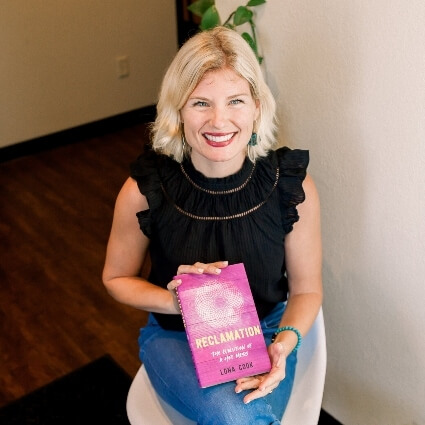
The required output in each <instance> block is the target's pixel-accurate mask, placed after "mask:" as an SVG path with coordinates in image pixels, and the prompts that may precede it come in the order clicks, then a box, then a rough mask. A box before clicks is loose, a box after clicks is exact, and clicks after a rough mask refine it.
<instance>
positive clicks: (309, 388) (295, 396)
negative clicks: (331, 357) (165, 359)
mask: <svg viewBox="0 0 425 425" xmlns="http://www.w3.org/2000/svg"><path fill="white" fill-rule="evenodd" d="M326 359H327V354H326V334H325V324H324V320H323V312H322V309H320V312H319V314H318V316H317V318H316V321H315V322H314V324H313V326H312V328H311V329H310V332H309V333H308V334H307V335H306V336H305V338H304V339H303V342H302V344H301V346H300V348H299V350H298V363H297V369H296V372H295V379H294V387H293V389H292V393H291V397H290V399H289V402H288V406H287V407H286V410H285V414H284V416H283V418H282V422H281V423H282V425H301V424H302V425H317V423H318V422H319V416H320V409H321V406H322V397H323V389H324V385H325V375H326ZM127 415H128V419H129V421H130V424H131V425H196V422H193V421H191V420H190V419H187V418H186V417H184V416H182V415H181V414H180V413H179V412H178V411H177V410H175V409H174V408H173V407H171V406H170V405H169V404H167V403H166V402H165V401H163V400H162V399H161V398H160V397H159V396H158V395H157V394H156V392H155V390H154V389H153V387H152V385H151V382H150V380H149V377H148V375H147V373H146V370H145V367H144V366H143V365H142V366H140V369H139V371H138V372H137V374H136V376H135V377H134V379H133V382H132V384H131V386H130V390H129V392H128V395H127Z"/></svg>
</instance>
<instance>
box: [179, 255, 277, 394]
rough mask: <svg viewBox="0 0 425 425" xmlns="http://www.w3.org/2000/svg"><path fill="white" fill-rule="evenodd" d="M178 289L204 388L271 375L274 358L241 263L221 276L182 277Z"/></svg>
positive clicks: (186, 327) (201, 384) (193, 355)
mask: <svg viewBox="0 0 425 425" xmlns="http://www.w3.org/2000/svg"><path fill="white" fill-rule="evenodd" d="M176 278H177V279H181V281H182V283H181V285H180V286H179V287H178V288H177V298H178V300H179V303H180V309H181V312H182V317H183V322H184V325H185V329H186V335H187V339H188V341H189V346H190V349H191V351H192V357H193V362H194V364H195V369H196V374H197V377H198V381H199V384H200V386H201V387H202V388H206V387H210V386H212V385H216V384H220V383H223V382H228V381H234V380H236V379H238V378H242V377H246V376H252V375H257V374H260V373H264V372H268V371H270V367H271V365H270V358H269V355H268V352H267V347H266V343H265V340H264V336H263V333H262V330H261V326H260V321H259V319H258V314H257V310H256V308H255V304H254V300H253V298H252V293H251V289H250V287H249V282H248V278H247V276H246V272H245V267H244V265H243V264H242V263H239V264H234V265H230V266H227V267H226V268H224V269H222V270H221V273H220V274H219V275H217V276H213V275H210V274H201V275H198V274H180V275H178V276H176Z"/></svg>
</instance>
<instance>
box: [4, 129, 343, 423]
mask: <svg viewBox="0 0 425 425" xmlns="http://www.w3.org/2000/svg"><path fill="white" fill-rule="evenodd" d="M101 134H102V136H98V137H91V138H87V139H82V140H81V141H78V142H76V143H71V144H66V145H65V146H59V147H57V148H54V149H49V150H46V151H44V152H39V153H34V152H33V151H34V149H32V151H31V155H28V156H22V157H19V158H16V159H11V160H8V161H4V162H1V163H0V199H1V201H0V202H1V204H0V407H1V406H4V405H6V404H8V403H9V402H11V401H13V400H15V399H18V398H20V397H22V396H23V395H25V394H28V393H29V392H31V391H33V390H35V389H37V388H40V387H42V386H44V385H46V384H48V383H50V382H52V381H53V380H55V379H57V378H60V377H62V376H64V375H66V374H67V373H69V372H71V371H73V370H75V369H77V368H78V367H80V366H83V365H85V364H87V363H89V362H90V361H93V360H95V359H97V358H99V357H100V356H102V355H103V354H105V353H109V354H110V355H111V356H112V357H113V358H114V359H115V361H116V362H117V363H118V364H120V365H121V367H122V368H123V369H124V370H125V371H126V372H127V373H128V374H129V375H130V376H134V375H135V374H136V372H137V369H138V368H139V366H140V362H139V359H138V346H137V337H138V333H139V328H140V327H141V326H143V325H144V323H145V321H146V318H147V315H146V313H145V312H142V311H138V310H135V309H133V308H131V307H127V306H124V305H122V304H119V303H118V302H116V301H115V300H114V299H113V298H111V297H110V296H109V295H108V294H107V292H106V290H105V288H104V286H103V284H102V281H101V273H102V268H103V261H104V255H105V248H106V243H107V239H108V236H109V230H110V225H111V222H112V213H113V208H114V203H115V198H116V196H117V194H118V191H119V189H120V187H121V185H122V184H123V182H124V181H125V179H126V178H127V177H128V170H129V164H130V162H131V161H133V160H134V159H135V158H136V157H137V155H138V154H139V153H140V152H142V151H143V147H144V144H145V143H146V141H147V140H148V132H147V126H146V124H137V125H131V126H127V127H125V128H123V129H121V130H116V131H112V132H105V133H102V132H101ZM55 138H56V136H55ZM67 143H68V142H67ZM147 267H148V266H146V267H145V269H144V273H146V272H147ZM319 424H320V425H339V422H338V421H336V420H335V419H334V418H332V417H331V416H330V415H328V414H327V413H326V412H325V411H322V412H321V415H320V421H319Z"/></svg>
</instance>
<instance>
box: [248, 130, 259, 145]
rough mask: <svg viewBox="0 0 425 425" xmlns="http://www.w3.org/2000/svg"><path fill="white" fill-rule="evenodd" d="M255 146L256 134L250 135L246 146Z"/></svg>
mask: <svg viewBox="0 0 425 425" xmlns="http://www.w3.org/2000/svg"><path fill="white" fill-rule="evenodd" d="M256 145H257V133H252V135H251V138H250V139H249V142H248V146H256Z"/></svg>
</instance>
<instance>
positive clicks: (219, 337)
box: [195, 326, 262, 348]
mask: <svg viewBox="0 0 425 425" xmlns="http://www.w3.org/2000/svg"><path fill="white" fill-rule="evenodd" d="M261 334H262V333H261V328H260V326H249V327H247V328H239V329H234V330H229V331H225V332H220V333H219V334H215V335H208V336H203V337H201V338H196V339H195V346H196V348H206V347H209V346H211V345H219V344H224V343H226V342H231V341H238V340H240V339H244V338H249V337H253V336H255V335H261Z"/></svg>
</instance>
